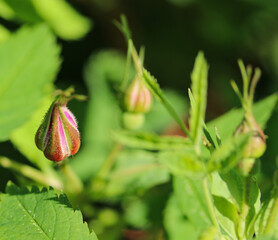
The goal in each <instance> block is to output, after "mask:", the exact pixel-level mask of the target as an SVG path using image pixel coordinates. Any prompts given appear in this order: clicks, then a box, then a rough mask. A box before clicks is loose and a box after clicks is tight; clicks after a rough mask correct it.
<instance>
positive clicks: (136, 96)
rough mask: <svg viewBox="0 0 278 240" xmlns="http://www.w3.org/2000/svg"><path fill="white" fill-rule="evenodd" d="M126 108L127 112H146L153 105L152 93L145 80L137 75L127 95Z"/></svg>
mask: <svg viewBox="0 0 278 240" xmlns="http://www.w3.org/2000/svg"><path fill="white" fill-rule="evenodd" d="M124 102H125V108H126V111H127V112H132V113H146V112H148V111H149V110H150V108H151V105H152V95H151V93H150V90H149V89H148V88H147V87H146V86H145V84H144V82H143V81H142V80H141V79H140V78H138V77H136V78H135V79H134V80H133V82H132V83H131V85H130V86H129V88H128V89H127V92H126V95H125V99H124Z"/></svg>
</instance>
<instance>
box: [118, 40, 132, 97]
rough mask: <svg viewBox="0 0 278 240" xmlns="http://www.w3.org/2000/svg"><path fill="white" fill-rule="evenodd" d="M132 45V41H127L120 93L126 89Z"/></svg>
mask: <svg viewBox="0 0 278 240" xmlns="http://www.w3.org/2000/svg"><path fill="white" fill-rule="evenodd" d="M132 47H133V44H132V41H131V40H130V39H129V40H128V47H127V56H126V64H125V72H124V77H123V81H122V83H121V91H122V92H123V91H124V90H125V89H126V87H127V82H128V74H129V69H130V62H131V50H132Z"/></svg>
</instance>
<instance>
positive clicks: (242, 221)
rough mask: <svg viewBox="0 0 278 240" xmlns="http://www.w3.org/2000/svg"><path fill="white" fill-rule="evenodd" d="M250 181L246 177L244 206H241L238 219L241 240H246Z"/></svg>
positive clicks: (238, 232)
mask: <svg viewBox="0 0 278 240" xmlns="http://www.w3.org/2000/svg"><path fill="white" fill-rule="evenodd" d="M248 181H250V179H249V178H248V177H247V178H246V177H244V187H243V199H242V205H241V206H240V213H239V219H238V228H237V234H238V238H239V240H243V239H245V231H246V217H247V215H248V213H249V206H248V204H246V188H247V187H248V186H247V185H248Z"/></svg>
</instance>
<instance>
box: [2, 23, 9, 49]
mask: <svg viewBox="0 0 278 240" xmlns="http://www.w3.org/2000/svg"><path fill="white" fill-rule="evenodd" d="M10 36H11V33H10V31H9V30H8V29H7V28H5V27H4V26H3V25H0V44H1V43H3V42H5V41H6V40H8V39H9V37H10Z"/></svg>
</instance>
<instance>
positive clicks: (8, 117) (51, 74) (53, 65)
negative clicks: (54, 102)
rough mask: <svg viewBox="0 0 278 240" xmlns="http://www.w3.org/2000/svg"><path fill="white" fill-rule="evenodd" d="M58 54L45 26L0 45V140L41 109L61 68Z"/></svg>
mask: <svg viewBox="0 0 278 240" xmlns="http://www.w3.org/2000/svg"><path fill="white" fill-rule="evenodd" d="M23 43H24V44H23ZM59 51H60V49H59V47H58V46H57V44H56V43H55V38H54V36H53V34H52V33H51V32H50V30H49V29H48V28H47V27H46V26H44V25H40V26H36V27H34V28H22V29H21V30H19V31H18V32H17V33H16V34H13V35H12V36H11V37H10V39H9V40H7V41H6V42H5V43H3V44H1V45H0V59H2V60H1V62H0V115H1V119H0V129H1V130H0V141H4V140H7V139H8V138H9V136H10V134H11V132H12V131H13V130H14V129H16V128H17V127H19V126H21V125H22V124H23V123H24V122H26V121H27V120H28V118H29V117H30V115H31V114H32V113H33V112H34V110H35V109H36V108H37V107H38V104H39V102H40V100H41V99H42V98H43V96H44V93H45V90H46V87H47V85H48V84H50V83H51V82H53V80H54V78H55V75H56V73H57V71H58V69H59V66H60V59H59Z"/></svg>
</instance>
